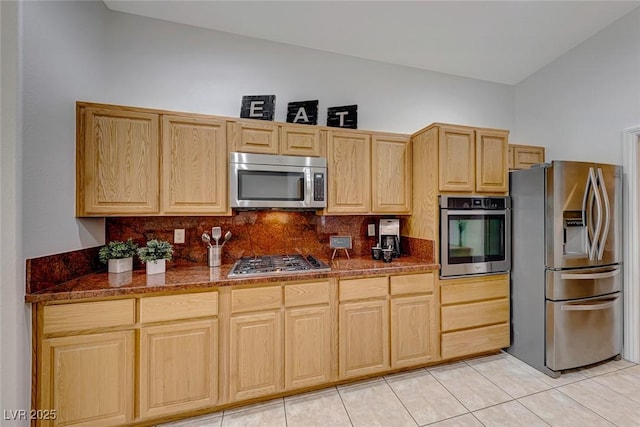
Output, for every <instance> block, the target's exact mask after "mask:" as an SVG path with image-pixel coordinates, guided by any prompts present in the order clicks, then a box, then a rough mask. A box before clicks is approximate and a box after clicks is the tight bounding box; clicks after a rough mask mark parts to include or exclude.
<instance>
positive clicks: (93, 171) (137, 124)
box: [76, 103, 231, 216]
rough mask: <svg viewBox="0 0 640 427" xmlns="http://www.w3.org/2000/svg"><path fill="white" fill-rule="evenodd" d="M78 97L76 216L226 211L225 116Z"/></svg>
mask: <svg viewBox="0 0 640 427" xmlns="http://www.w3.org/2000/svg"><path fill="white" fill-rule="evenodd" d="M169 113H170V112H165V111H156V110H148V109H142V108H133V107H122V106H114V105H101V104H87V103H78V105H77V159H76V170H77V171H76V183H77V184H76V185H77V187H76V215H77V216H125V215H126V216H129V215H130V216H134V215H230V214H231V210H230V209H229V202H228V194H227V193H228V189H227V121H226V120H225V119H221V118H217V117H212V116H203V115H196V114H169Z"/></svg>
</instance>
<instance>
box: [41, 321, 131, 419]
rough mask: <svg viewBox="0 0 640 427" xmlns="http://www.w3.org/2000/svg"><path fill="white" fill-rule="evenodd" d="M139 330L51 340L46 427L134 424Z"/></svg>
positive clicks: (45, 363) (45, 368)
mask: <svg viewBox="0 0 640 427" xmlns="http://www.w3.org/2000/svg"><path fill="white" fill-rule="evenodd" d="M134 354H135V333H134V331H117V332H106V333H100V334H89V335H74V336H66V337H56V338H47V339H45V340H43V342H42V353H41V355H42V360H41V361H40V371H39V376H40V378H39V380H40V386H39V390H40V405H39V408H38V409H41V410H43V411H45V412H46V411H54V413H55V416H52V417H51V418H54V419H50V420H47V419H42V420H38V425H41V426H87V427H90V426H91V427H93V426H96V427H105V426H115V425H123V424H127V423H130V422H132V421H133V402H134V399H133V398H134V394H133V390H134V387H133V385H134Z"/></svg>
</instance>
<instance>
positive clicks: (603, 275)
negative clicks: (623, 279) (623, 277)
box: [560, 268, 620, 280]
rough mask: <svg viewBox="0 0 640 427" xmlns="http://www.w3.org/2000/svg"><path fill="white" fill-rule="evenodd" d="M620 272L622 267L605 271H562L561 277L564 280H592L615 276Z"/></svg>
mask: <svg viewBox="0 0 640 427" xmlns="http://www.w3.org/2000/svg"><path fill="white" fill-rule="evenodd" d="M619 273H620V269H619V268H617V269H615V270H611V271H605V272H604V273H562V274H561V275H560V278H561V279H563V280H566V279H577V280H591V279H609V278H610V277H615V276H617V275H618V274H619Z"/></svg>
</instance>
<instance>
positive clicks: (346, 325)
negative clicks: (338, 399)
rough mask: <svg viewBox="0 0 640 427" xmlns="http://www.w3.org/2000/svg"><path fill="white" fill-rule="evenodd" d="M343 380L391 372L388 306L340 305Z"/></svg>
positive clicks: (377, 303) (379, 302) (376, 303)
mask: <svg viewBox="0 0 640 427" xmlns="http://www.w3.org/2000/svg"><path fill="white" fill-rule="evenodd" d="M339 329H340V333H339V336H340V338H339V349H340V351H339V359H340V360H339V365H340V378H341V379H344V378H350V377H357V376H361V375H367V374H373V373H376V372H381V371H384V370H387V369H389V302H388V301H387V300H386V299H384V300H373V301H366V302H349V303H341V304H340V312H339Z"/></svg>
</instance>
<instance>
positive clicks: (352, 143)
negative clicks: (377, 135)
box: [327, 131, 371, 214]
mask: <svg viewBox="0 0 640 427" xmlns="http://www.w3.org/2000/svg"><path fill="white" fill-rule="evenodd" d="M370 159H371V135H370V134H366V133H355V132H353V133H352V132H339V131H328V132H327V172H328V180H327V187H328V188H327V192H328V193H329V194H328V195H327V213H347V214H348V213H361V214H362V213H369V211H370V210H371V187H370V185H371V183H370V179H371V163H370Z"/></svg>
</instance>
